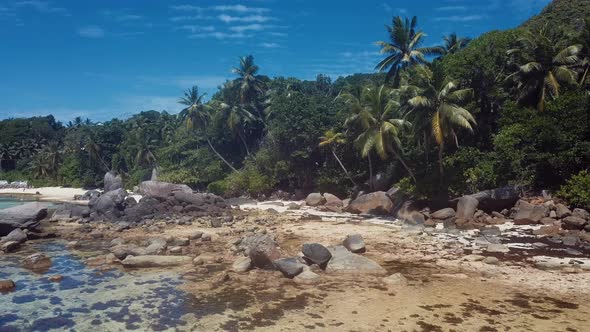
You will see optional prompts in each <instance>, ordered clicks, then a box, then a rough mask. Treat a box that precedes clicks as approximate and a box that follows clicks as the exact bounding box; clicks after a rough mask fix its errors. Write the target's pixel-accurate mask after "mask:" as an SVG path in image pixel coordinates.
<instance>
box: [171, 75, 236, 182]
mask: <svg viewBox="0 0 590 332" xmlns="http://www.w3.org/2000/svg"><path fill="white" fill-rule="evenodd" d="M204 97H205V94H202V95H201V94H199V88H198V87H197V86H193V87H192V88H190V89H188V90H187V91H186V92H185V93H184V97H182V98H180V100H179V101H178V103H179V104H182V105H185V106H186V107H185V108H184V109H183V110H182V111H181V112H180V114H181V116H182V117H183V118H184V122H185V124H186V128H187V129H188V130H195V131H198V132H200V133H201V134H202V135H203V137H204V138H205V140H206V141H207V143H208V144H209V148H211V150H212V151H213V153H215V155H216V156H217V157H218V158H219V159H221V161H223V162H224V163H225V164H226V165H227V166H228V167H229V168H230V169H231V170H232V171H234V172H237V171H238V170H237V169H235V167H233V166H232V164H230V163H229V162H228V161H227V160H225V158H223V156H221V154H220V153H219V152H217V150H216V149H215V147H213V144H212V143H211V140H210V139H209V136H208V135H207V126H208V125H209V121H210V119H211V113H210V110H211V108H210V107H209V106H208V105H205V104H203V99H204Z"/></svg>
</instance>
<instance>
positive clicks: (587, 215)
mask: <svg viewBox="0 0 590 332" xmlns="http://www.w3.org/2000/svg"><path fill="white" fill-rule="evenodd" d="M572 216H574V217H578V218H582V219H586V220H590V212H588V211H586V210H584V209H574V211H572Z"/></svg>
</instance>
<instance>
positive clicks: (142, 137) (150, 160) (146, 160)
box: [133, 128, 157, 167]
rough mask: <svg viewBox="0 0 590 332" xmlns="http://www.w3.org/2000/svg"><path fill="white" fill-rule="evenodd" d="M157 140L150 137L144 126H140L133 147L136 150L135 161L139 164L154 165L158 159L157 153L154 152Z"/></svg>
mask: <svg viewBox="0 0 590 332" xmlns="http://www.w3.org/2000/svg"><path fill="white" fill-rule="evenodd" d="M155 143H156V141H155V140H154V139H150V138H149V137H148V135H147V133H146V130H145V129H144V128H138V129H137V130H136V131H135V142H134V144H133V148H134V149H135V150H136V152H135V157H134V162H135V165H137V166H140V167H141V166H150V167H151V166H153V165H154V164H155V163H156V161H157V159H156V155H155V154H154V153H153V152H152V150H153V149H155V148H156V147H157V146H156V144H155Z"/></svg>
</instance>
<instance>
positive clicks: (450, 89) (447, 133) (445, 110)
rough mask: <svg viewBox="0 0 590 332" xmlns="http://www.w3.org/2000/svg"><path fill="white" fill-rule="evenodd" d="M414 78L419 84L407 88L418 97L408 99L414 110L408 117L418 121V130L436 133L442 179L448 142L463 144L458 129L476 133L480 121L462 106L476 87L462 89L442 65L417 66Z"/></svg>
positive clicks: (409, 112)
mask: <svg viewBox="0 0 590 332" xmlns="http://www.w3.org/2000/svg"><path fill="white" fill-rule="evenodd" d="M414 81H415V85H412V86H406V87H405V88H406V89H407V90H411V91H413V93H414V97H412V98H411V99H409V100H408V104H409V105H410V106H411V109H410V110H409V111H408V112H406V117H408V118H410V119H411V121H413V122H414V123H415V124H416V126H417V128H418V130H428V131H429V132H430V134H432V136H434V139H435V141H436V143H437V144H438V161H439V172H440V176H441V181H442V176H443V174H444V169H443V160H442V159H443V151H444V143H445V141H446V140H449V139H452V140H453V141H454V142H455V144H456V145H457V146H459V140H458V137H457V129H459V128H465V129H467V130H469V131H471V132H472V131H473V127H474V126H475V124H476V121H475V118H474V117H473V115H471V113H469V111H468V110H466V109H465V108H463V107H461V106H459V104H460V103H462V102H463V101H465V100H467V99H468V98H469V97H470V96H471V95H472V90H471V89H459V88H458V86H457V85H456V84H455V83H454V82H453V81H452V80H450V79H449V78H448V77H446V76H445V75H444V73H443V70H442V68H440V67H439V66H433V68H432V69H431V68H430V67H428V66H420V67H417V68H416V71H415V75H414ZM426 124H428V125H426ZM417 133H419V132H417Z"/></svg>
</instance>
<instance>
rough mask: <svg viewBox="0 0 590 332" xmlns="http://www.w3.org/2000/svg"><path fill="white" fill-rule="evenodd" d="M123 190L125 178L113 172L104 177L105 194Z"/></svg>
mask: <svg viewBox="0 0 590 332" xmlns="http://www.w3.org/2000/svg"><path fill="white" fill-rule="evenodd" d="M122 188H123V178H121V176H120V175H118V174H117V173H115V172H113V171H109V172H107V173H106V174H105V175H104V192H105V193H106V192H109V191H113V190H117V189H122Z"/></svg>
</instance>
